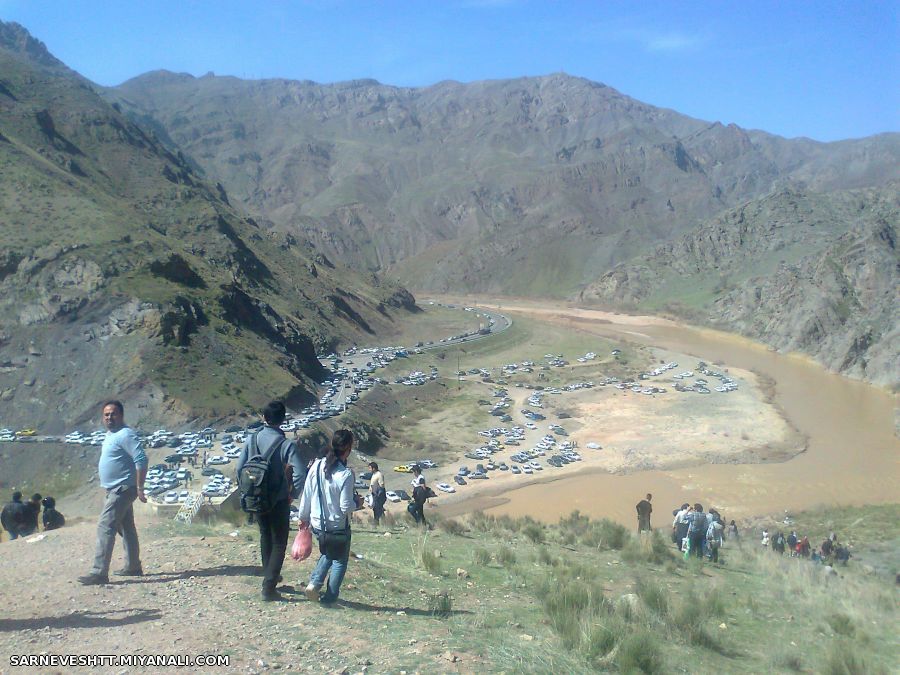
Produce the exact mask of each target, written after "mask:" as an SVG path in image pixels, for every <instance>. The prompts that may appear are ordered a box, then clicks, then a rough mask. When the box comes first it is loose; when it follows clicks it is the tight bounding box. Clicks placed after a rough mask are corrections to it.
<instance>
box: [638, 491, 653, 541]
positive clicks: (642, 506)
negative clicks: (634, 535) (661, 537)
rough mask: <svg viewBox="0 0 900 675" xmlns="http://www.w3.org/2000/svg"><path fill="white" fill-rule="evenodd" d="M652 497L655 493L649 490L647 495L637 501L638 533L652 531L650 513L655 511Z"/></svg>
mask: <svg viewBox="0 0 900 675" xmlns="http://www.w3.org/2000/svg"><path fill="white" fill-rule="evenodd" d="M651 499H653V495H651V494H650V493H649V492H648V493H647V496H646V497H645V498H644V499H642V500H641V501H639V502H638V503H637V507H636V508H637V518H638V534H640V533H641V532H650V531H652V528H651V527H650V514H651V513H653V506H652V505H651V504H650V500H651Z"/></svg>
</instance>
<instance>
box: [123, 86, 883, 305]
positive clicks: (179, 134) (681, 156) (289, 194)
mask: <svg viewBox="0 0 900 675" xmlns="http://www.w3.org/2000/svg"><path fill="white" fill-rule="evenodd" d="M109 95H110V97H111V98H112V99H114V100H117V101H119V102H120V103H121V104H122V105H123V110H127V111H129V112H130V113H131V114H132V115H134V116H135V117H136V118H138V119H142V120H144V121H146V122H147V123H148V124H153V125H155V128H157V129H158V130H159V133H160V134H161V135H165V136H167V137H168V138H169V140H170V141H171V142H172V143H174V144H176V145H177V146H179V147H181V148H183V149H184V151H185V152H186V154H187V155H188V156H189V157H190V158H191V159H192V160H193V161H195V162H196V163H197V164H198V165H199V167H201V168H202V169H203V170H204V171H205V172H206V174H207V175H208V176H210V177H212V178H214V179H215V180H218V181H220V182H221V183H222V184H223V185H225V186H226V188H227V189H228V192H229V194H231V195H233V196H234V197H235V198H236V199H237V200H239V201H240V202H241V203H242V204H244V205H245V206H246V207H247V209H248V210H249V211H250V212H251V213H253V214H257V215H259V217H260V218H261V219H262V220H264V221H266V222H267V223H271V224H272V225H274V226H275V227H276V228H277V229H280V230H282V231H287V232H293V233H298V232H302V233H304V234H305V235H306V236H308V237H309V238H311V239H312V240H313V241H315V242H316V244H317V245H318V246H320V247H321V248H322V250H323V251H325V252H326V253H327V254H329V255H336V256H340V257H342V258H346V259H348V260H352V261H353V262H354V263H355V264H358V265H362V266H365V267H368V268H370V269H391V270H392V271H394V272H395V273H397V274H398V275H400V277H401V278H402V279H404V280H406V281H408V282H409V283H411V284H413V285H415V287H417V288H425V289H429V290H435V291H441V290H453V291H459V292H461V291H468V290H478V291H488V292H506V293H510V294H514V295H556V296H560V295H566V294H569V293H572V292H575V291H577V290H578V289H580V288H581V287H582V286H583V285H584V284H586V283H588V282H590V281H592V280H594V279H595V278H596V277H598V276H599V275H601V274H602V273H604V272H606V271H608V270H609V269H610V268H611V267H612V266H613V265H614V264H615V263H617V262H621V261H623V260H626V259H628V258H630V257H631V256H632V255H634V254H636V253H638V252H642V251H646V250H647V249H649V248H651V247H653V246H655V245H656V244H658V243H659V242H661V241H668V240H671V239H673V238H675V237H677V236H678V235H679V234H681V233H683V232H685V231H687V230H688V229H690V228H692V227H694V226H695V225H696V224H697V222H699V221H701V220H704V219H706V218H709V217H712V216H714V215H715V214H717V213H719V212H720V211H722V210H723V209H727V208H730V207H734V206H737V205H738V204H740V203H743V202H744V201H746V200H748V199H752V198H757V197H761V196H763V195H766V194H768V193H769V192H770V191H772V190H776V189H779V188H783V187H785V186H799V187H804V188H808V189H813V190H818V191H830V190H833V189H841V188H856V187H865V186H870V185H879V184H883V183H884V182H886V181H888V180H890V179H897V178H900V169H898V167H900V161H898V160H900V135H897V134H885V135H881V136H875V137H871V138H865V139H859V140H852V141H842V142H838V143H817V142H814V141H810V140H808V139H794V140H787V139H783V138H779V137H777V136H773V135H770V134H766V133H763V132H758V131H748V130H744V129H741V128H739V127H737V126H734V125H728V126H724V125H722V124H719V123H709V122H705V121H701V120H696V119H692V118H689V117H686V116H684V115H681V114H678V113H677V112H675V111H671V110H666V109H661V108H656V107H654V106H651V105H648V104H645V103H642V102H640V101H636V100H634V99H632V98H629V97H628V96H626V95H624V94H622V93H620V92H618V91H616V90H615V89H613V88H611V87H609V86H606V85H603V84H599V83H596V82H591V81H588V80H585V79H581V78H576V77H570V76H567V75H564V74H556V75H550V76H545V77H533V78H519V79H513V80H496V81H485V82H474V83H469V84H461V83H457V82H442V83H439V84H436V85H434V86H431V87H425V88H401V87H393V86H389V85H382V84H379V83H377V82H374V81H371V80H359V81H352V82H344V83H338V84H317V83H313V82H299V81H290V80H262V81H244V80H239V79H237V78H233V77H216V76H213V75H208V76H204V77H201V78H194V77H192V76H190V75H179V74H173V73H169V72H165V71H159V72H154V73H148V74H146V75H142V76H140V77H137V78H135V79H133V80H130V81H128V82H126V83H124V84H123V85H121V86H119V87H117V88H116V89H114V90H111V91H110V92H109Z"/></svg>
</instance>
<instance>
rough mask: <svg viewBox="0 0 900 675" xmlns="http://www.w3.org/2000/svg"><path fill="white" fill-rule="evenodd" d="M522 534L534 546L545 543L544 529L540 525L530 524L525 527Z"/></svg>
mask: <svg viewBox="0 0 900 675" xmlns="http://www.w3.org/2000/svg"><path fill="white" fill-rule="evenodd" d="M522 534H524V535H525V537H526V538H527V539H528V540H529V541H530V542H531V543H532V544H543V543H544V528H543V526H541V525H539V524H538V523H529V524H528V525H526V526H525V527H523V528H522Z"/></svg>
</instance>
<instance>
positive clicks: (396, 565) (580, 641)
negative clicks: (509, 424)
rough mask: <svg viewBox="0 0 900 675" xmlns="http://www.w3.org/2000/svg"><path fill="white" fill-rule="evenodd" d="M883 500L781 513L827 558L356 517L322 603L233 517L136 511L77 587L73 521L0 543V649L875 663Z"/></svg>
mask: <svg viewBox="0 0 900 675" xmlns="http://www.w3.org/2000/svg"><path fill="white" fill-rule="evenodd" d="M439 510H440V509H439V507H438V508H431V507H430V506H429V508H428V517H429V518H433V517H434V516H433V515H432V514H433V512H435V511H439ZM897 515H898V513H897V507H896V506H884V507H869V508H863V509H842V510H840V511H830V512H818V513H810V514H799V515H797V516H796V519H797V522H796V525H795V527H796V528H797V529H798V531H800V532H802V533H803V534H808V535H809V537H810V541H813V542H820V541H821V540H822V539H823V538H824V537H826V536H827V535H828V533H829V531H831V530H835V531H836V532H837V533H838V535H839V536H840V539H841V541H842V542H845V543H850V544H851V546H852V547H853V548H852V550H853V554H854V555H853V557H852V558H851V560H850V564H849V565H848V566H847V567H840V566H839V567H838V568H837V572H838V573H837V575H836V576H835V575H829V574H827V573H826V572H825V571H824V567H823V566H822V565H815V564H813V563H810V562H808V561H806V560H797V559H791V558H787V557H785V558H782V557H781V556H778V555H776V554H774V553H772V552H771V551H769V550H768V549H766V550H764V551H763V550H761V551H757V548H760V547H758V544H757V543H756V541H755V536H754V535H755V532H756V530H755V529H754V530H751V529H749V528H748V529H747V530H745V531H744V533H745V541H744V542H743V543H742V545H741V546H740V547H739V546H738V545H737V544H736V543H735V542H733V541H730V542H728V543H727V545H726V547H725V548H724V549H723V550H722V552H721V559H722V560H723V562H724V564H723V565H721V566H716V565H712V564H704V565H698V564H696V563H695V562H692V563H690V564H689V563H686V562H685V561H683V560H682V559H681V557H680V556H677V557H676V556H675V552H674V548H673V547H672V545H671V544H667V543H663V542H662V540H661V539H660V540H659V541H657V542H654V541H652V540H650V541H645V542H643V543H639V542H638V541H637V540H636V539H635V538H634V537H633V535H630V534H629V533H627V532H626V531H625V529H624V528H623V527H622V526H620V525H616V524H613V523H610V522H609V521H601V522H596V521H594V522H589V521H588V520H587V519H586V518H584V517H580V516H578V515H577V514H573V515H572V516H570V517H568V518H566V519H564V520H562V521H560V522H559V523H558V524H554V525H552V526H544V525H540V524H538V523H535V522H533V521H528V520H527V519H523V520H511V519H497V520H494V519H492V518H488V517H480V516H477V517H473V518H472V520H471V521H470V522H469V523H468V524H467V525H464V526H460V525H459V524H455V526H451V525H447V526H445V527H446V529H444V528H439V529H437V530H435V531H432V532H429V533H427V534H425V533H422V532H420V531H417V530H416V529H414V528H410V527H408V526H407V525H406V524H405V523H403V524H397V525H394V526H392V527H390V529H389V534H385V532H384V531H383V530H375V529H373V528H371V526H370V525H368V524H364V523H363V524H356V525H355V526H354V534H353V543H352V556H351V560H350V564H349V567H348V572H347V576H346V578H345V580H344V584H343V587H342V593H341V601H340V602H339V603H338V605H337V606H336V607H334V608H330V609H326V608H323V607H319V606H316V605H314V604H313V603H311V602H309V601H307V600H306V599H305V597H304V596H303V594H302V592H301V591H302V588H301V584H304V583H305V582H306V580H307V579H308V575H309V573H310V571H311V569H312V566H313V562H314V561H313V560H308V561H305V562H303V563H295V562H293V561H292V560H287V561H286V562H285V567H284V570H283V572H284V576H285V586H283V587H282V592H283V594H284V596H285V598H286V601H285V602H280V603H262V602H261V601H260V600H259V587H260V577H259V576H257V574H258V571H259V569H260V568H259V548H258V533H257V532H256V528H255V527H253V526H251V527H238V528H234V526H227V527H225V526H212V527H205V526H202V525H195V526H191V527H185V526H181V527H176V526H175V524H174V523H143V522H142V523H139V525H138V527H139V531H140V536H141V554H142V562H143V564H144V571H145V576H143V577H140V578H130V579H121V580H116V581H114V582H113V584H110V585H109V586H106V587H84V586H80V585H78V584H77V583H76V582H75V577H76V576H78V575H79V574H82V573H83V572H84V571H85V569H86V566H87V565H88V563H89V560H90V556H91V554H92V548H91V547H92V541H93V530H94V527H93V523H92V522H84V523H81V524H76V525H75V526H73V527H71V528H69V527H67V528H64V529H62V530H57V531H53V532H49V533H46V537H45V538H43V539H42V540H40V541H35V542H34V543H27V542H25V541H22V540H19V541H16V542H11V543H10V542H7V543H3V544H0V564H2V565H3V567H4V574H3V575H2V577H0V591H2V592H3V593H4V594H5V595H6V596H7V597H12V596H13V595H14V596H15V598H16V602H15V603H12V605H11V606H10V607H9V608H8V610H7V612H6V613H5V616H4V617H3V618H2V620H0V654H2V655H3V658H4V660H5V662H7V663H8V662H9V661H8V657H9V656H10V655H14V654H15V655H19V654H39V653H42V652H46V653H50V654H114V653H123V654H189V655H195V654H219V655H224V656H228V657H229V658H230V663H229V664H228V667H227V668H226V667H220V668H201V669H200V670H201V671H202V672H272V671H288V672H351V673H358V672H366V671H368V672H373V673H383V672H390V673H396V672H399V671H407V672H440V673H448V672H466V673H471V672H507V673H509V672H537V673H563V672H565V673H590V672H625V673H634V672H643V673H671V672H679V671H682V670H688V671H689V672H692V673H722V672H727V673H760V672H792V671H793V672H816V673H862V672H865V673H886V672H890V670H891V669H892V668H893V667H894V664H896V662H897V658H898V649H897V641H896V636H895V635H894V633H895V631H893V630H892V629H893V627H894V626H895V625H896V621H897V599H898V598H897V595H898V591H897V588H896V587H895V584H894V582H893V578H892V574H893V572H894V571H895V570H894V569H893V568H892V567H891V566H890V565H891V564H892V563H891V560H892V559H893V561H896V549H897V544H898V537H897V528H896V523H897ZM654 516H656V514H655V513H654ZM756 525H758V526H760V527H761V526H769V527H772V526H773V525H775V523H774V522H773V521H771V520H760V522H759V523H757V524H756ZM62 550H65V551H67V552H68V555H59V552H60V551H62ZM120 555H121V554H120V552H119V551H118V550H117V551H116V552H115V556H114V557H115V558H116V560H114V562H113V564H114V565H116V564H118V562H119V561H118V559H119V557H120ZM891 556H893V558H892V557H891ZM35 570H41V572H42V573H43V575H44V576H43V577H42V578H41V583H40V584H36V583H35ZM773 636H774V637H773ZM90 670H91V672H121V671H122V667H107V668H92V669H90ZM134 670H137V671H139V672H140V671H141V669H134ZM144 670H149V671H151V672H164V671H165V669H144ZM169 670H171V668H170V669H169Z"/></svg>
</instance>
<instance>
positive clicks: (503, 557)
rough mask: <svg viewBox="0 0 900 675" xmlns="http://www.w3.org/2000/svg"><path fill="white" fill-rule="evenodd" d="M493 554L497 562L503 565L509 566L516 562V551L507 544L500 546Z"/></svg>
mask: <svg viewBox="0 0 900 675" xmlns="http://www.w3.org/2000/svg"><path fill="white" fill-rule="evenodd" d="M495 555H496V556H497V562H498V563H500V564H501V565H503V566H504V567H509V566H510V565H514V564H515V563H516V553H515V551H513V550H512V549H511V548H509V547H508V546H501V547H500V548H499V549H498V550H497V553H496V554H495Z"/></svg>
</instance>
